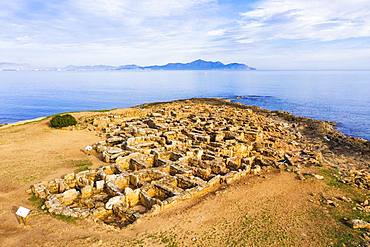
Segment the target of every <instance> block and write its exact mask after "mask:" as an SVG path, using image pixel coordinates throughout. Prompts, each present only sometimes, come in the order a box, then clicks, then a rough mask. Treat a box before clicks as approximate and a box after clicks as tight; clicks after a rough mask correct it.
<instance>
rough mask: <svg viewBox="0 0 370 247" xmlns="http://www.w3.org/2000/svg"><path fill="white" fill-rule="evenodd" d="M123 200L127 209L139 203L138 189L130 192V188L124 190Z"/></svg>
mask: <svg viewBox="0 0 370 247" xmlns="http://www.w3.org/2000/svg"><path fill="white" fill-rule="evenodd" d="M124 193H125V200H126V204H127V205H128V206H129V207H133V206H135V205H136V204H138V202H139V195H140V189H136V190H132V189H131V188H126V189H125V192H124Z"/></svg>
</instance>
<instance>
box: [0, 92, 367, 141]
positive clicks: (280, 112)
mask: <svg viewBox="0 0 370 247" xmlns="http://www.w3.org/2000/svg"><path fill="white" fill-rule="evenodd" d="M188 100H190V101H197V100H200V101H217V102H218V103H222V104H230V105H237V106H242V107H243V108H248V109H253V110H256V111H258V112H263V113H265V114H278V115H280V116H285V117H287V118H294V119H295V120H307V121H313V122H318V123H320V122H322V123H326V124H329V125H331V126H332V127H333V128H334V129H335V130H336V131H337V132H338V133H340V134H342V135H343V136H345V137H347V138H351V139H357V140H359V141H361V142H368V143H370V140H368V139H366V138H364V137H358V136H351V135H349V134H346V133H344V132H342V131H341V130H339V129H337V123H336V122H334V121H329V120H320V119H315V118H311V117H305V116H300V115H296V114H293V113H291V112H289V111H285V110H269V109H267V108H262V107H259V106H255V105H247V104H243V103H240V102H237V101H234V100H233V99H231V98H218V97H210V98H189V99H176V100H170V101H158V102H151V103H143V104H138V105H133V106H129V107H125V108H111V109H97V110H96V109H95V110H94V109H91V110H82V111H72V112H60V113H56V114H53V115H49V116H41V117H36V118H32V119H25V120H20V121H17V122H14V123H3V124H0V129H5V128H9V127H12V126H18V125H24V124H29V123H33V122H38V121H42V120H45V119H47V118H50V117H53V116H56V115H62V114H88V113H107V112H112V111H115V110H126V109H135V108H143V107H147V106H153V105H159V104H170V103H174V102H183V101H188Z"/></svg>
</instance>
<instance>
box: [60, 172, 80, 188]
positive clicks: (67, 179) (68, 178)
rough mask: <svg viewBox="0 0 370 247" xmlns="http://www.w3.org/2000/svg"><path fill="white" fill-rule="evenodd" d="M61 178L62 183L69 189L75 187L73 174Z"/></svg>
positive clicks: (75, 182)
mask: <svg viewBox="0 0 370 247" xmlns="http://www.w3.org/2000/svg"><path fill="white" fill-rule="evenodd" d="M63 178H64V182H65V183H66V185H67V186H68V187H69V188H74V187H76V184H77V181H76V178H75V174H74V173H73V172H72V173H69V174H67V175H65V176H64V177H63Z"/></svg>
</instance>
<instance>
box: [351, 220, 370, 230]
mask: <svg viewBox="0 0 370 247" xmlns="http://www.w3.org/2000/svg"><path fill="white" fill-rule="evenodd" d="M348 224H349V225H350V226H351V227H352V228H353V229H370V223H369V222H366V221H364V220H360V219H354V220H349V221H348Z"/></svg>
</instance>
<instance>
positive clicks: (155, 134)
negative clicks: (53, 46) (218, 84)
mask: <svg viewBox="0 0 370 247" xmlns="http://www.w3.org/2000/svg"><path fill="white" fill-rule="evenodd" d="M131 113H132V114H130V115H122V114H114V113H109V114H102V115H96V116H93V117H86V118H82V119H80V123H79V126H80V127H82V128H87V129H89V130H91V131H96V132H97V133H98V134H99V135H100V136H102V137H104V140H103V141H100V142H98V143H96V144H93V145H89V146H87V147H85V148H83V149H82V150H83V151H84V152H86V153H88V154H91V153H92V152H96V153H97V154H98V155H99V157H100V158H101V160H102V161H103V162H105V164H104V165H102V166H101V167H99V168H97V169H94V170H88V171H83V172H79V173H71V174H67V175H65V176H64V177H63V178H60V179H54V180H52V181H49V182H41V183H37V184H35V185H33V186H32V187H31V189H32V192H33V193H34V194H35V195H36V196H37V197H39V198H41V199H43V200H45V207H46V209H47V210H48V211H49V212H50V213H54V214H62V215H67V216H73V217H92V218H94V219H95V220H99V221H103V222H105V223H107V224H112V225H116V226H120V227H121V226H125V225H127V224H131V223H133V222H135V221H136V220H137V219H139V218H140V217H143V216H146V215H150V214H154V213H157V212H158V211H159V210H162V209H165V208H167V207H169V206H171V205H174V204H176V202H178V201H180V200H185V199H190V198H193V197H197V196H201V195H204V194H207V193H209V192H210V191H212V190H214V189H215V188H217V187H218V186H219V185H220V184H230V183H232V182H233V181H235V180H238V179H240V178H242V177H245V176H249V175H250V176H252V175H259V174H262V173H266V172H269V171H274V170H286V171H290V172H295V173H297V174H298V176H299V177H301V178H304V176H305V175H306V174H304V173H302V172H301V168H302V167H310V166H320V165H322V164H323V162H324V158H323V154H322V150H323V146H322V145H319V144H317V143H312V142H310V141H308V140H307V139H306V137H305V136H304V135H303V134H302V133H301V131H302V128H301V126H299V125H298V124H296V123H292V122H290V121H284V120H281V119H276V118H273V117H269V116H265V115H263V114H256V113H255V112H254V111H253V110H251V109H244V108H236V107H234V106H229V105H227V104H225V105H211V104H196V103H191V102H190V101H189V102H186V101H185V102H181V103H171V104H163V105H155V106H152V107H151V108H150V109H149V110H140V109H135V110H132V112H131ZM311 176H313V177H315V178H317V179H322V177H321V176H320V175H316V174H313V175H312V174H311ZM367 178H368V177H366V176H365V178H364V179H367ZM356 181H357V180H356ZM356 181H355V182H356ZM361 181H362V180H361ZM361 183H363V182H361ZM364 183H365V184H367V185H368V181H367V180H366V181H365V182H364ZM367 185H366V186H367Z"/></svg>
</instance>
